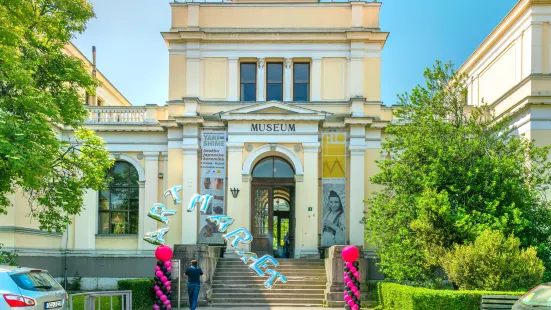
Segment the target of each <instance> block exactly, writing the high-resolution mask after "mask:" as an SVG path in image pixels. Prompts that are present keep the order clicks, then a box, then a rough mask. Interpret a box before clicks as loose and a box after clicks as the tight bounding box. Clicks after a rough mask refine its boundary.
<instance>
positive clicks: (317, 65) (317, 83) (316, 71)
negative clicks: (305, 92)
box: [310, 57, 321, 101]
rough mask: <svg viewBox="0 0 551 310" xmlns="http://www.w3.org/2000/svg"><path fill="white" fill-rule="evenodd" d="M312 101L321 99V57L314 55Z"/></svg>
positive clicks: (311, 86) (311, 85) (311, 87)
mask: <svg viewBox="0 0 551 310" xmlns="http://www.w3.org/2000/svg"><path fill="white" fill-rule="evenodd" d="M310 76H311V80H310V89H311V90H310V92H311V93H310V101H320V100H321V57H312V73H311V74H310Z"/></svg>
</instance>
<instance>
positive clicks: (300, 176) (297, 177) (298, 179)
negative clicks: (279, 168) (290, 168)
mask: <svg viewBox="0 0 551 310" xmlns="http://www.w3.org/2000/svg"><path fill="white" fill-rule="evenodd" d="M303 181H304V175H303V174H296V175H295V182H297V183H300V182H303Z"/></svg>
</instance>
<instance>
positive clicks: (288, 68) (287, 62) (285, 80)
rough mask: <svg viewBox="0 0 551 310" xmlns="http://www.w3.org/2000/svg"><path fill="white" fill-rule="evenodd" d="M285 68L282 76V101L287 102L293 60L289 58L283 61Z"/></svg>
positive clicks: (288, 99)
mask: <svg viewBox="0 0 551 310" xmlns="http://www.w3.org/2000/svg"><path fill="white" fill-rule="evenodd" d="M283 64H284V66H285V68H284V69H283V70H284V76H283V86H284V87H283V88H284V91H283V96H284V97H283V101H286V102H289V101H292V100H291V84H292V78H291V66H292V65H293V60H292V59H291V58H285V61H284V62H283Z"/></svg>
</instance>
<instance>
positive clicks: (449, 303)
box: [378, 282, 524, 310]
mask: <svg viewBox="0 0 551 310" xmlns="http://www.w3.org/2000/svg"><path fill="white" fill-rule="evenodd" d="M378 291H379V304H380V306H379V309H380V308H382V309H385V310H434V309H446V310H480V301H481V299H482V295H518V296H521V295H523V294H524V292H491V291H452V290H432V289H428V288H421V287H412V286H407V285H400V284H396V283H385V282H381V283H379V285H378ZM381 306H382V307H381Z"/></svg>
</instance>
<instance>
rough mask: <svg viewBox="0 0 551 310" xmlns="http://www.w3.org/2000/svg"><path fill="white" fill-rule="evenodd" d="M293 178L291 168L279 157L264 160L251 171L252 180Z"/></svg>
mask: <svg viewBox="0 0 551 310" xmlns="http://www.w3.org/2000/svg"><path fill="white" fill-rule="evenodd" d="M294 176H295V171H294V170H293V167H291V165H290V164H289V163H288V162H286V161H285V160H283V159H281V158H279V157H267V158H264V159H262V160H261V161H260V162H258V164H256V166H255V167H254V169H253V178H292V177H294Z"/></svg>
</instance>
